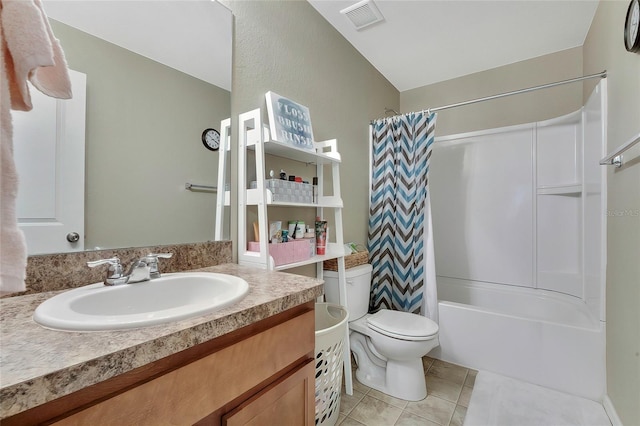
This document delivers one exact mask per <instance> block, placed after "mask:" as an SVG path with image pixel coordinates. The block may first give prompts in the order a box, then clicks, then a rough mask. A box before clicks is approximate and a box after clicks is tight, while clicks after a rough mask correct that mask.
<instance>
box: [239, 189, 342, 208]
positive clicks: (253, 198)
mask: <svg viewBox="0 0 640 426" xmlns="http://www.w3.org/2000/svg"><path fill="white" fill-rule="evenodd" d="M266 191H267V196H266V198H265V202H266V204H267V205H268V206H282V207H329V208H342V207H343V206H344V205H343V203H342V199H341V198H338V197H320V199H319V201H318V202H317V203H294V202H289V201H273V193H272V192H271V191H270V190H269V189H267V190H266ZM260 199H261V196H260V190H259V189H257V188H253V189H247V205H248V206H257V205H258V203H259V202H260Z"/></svg>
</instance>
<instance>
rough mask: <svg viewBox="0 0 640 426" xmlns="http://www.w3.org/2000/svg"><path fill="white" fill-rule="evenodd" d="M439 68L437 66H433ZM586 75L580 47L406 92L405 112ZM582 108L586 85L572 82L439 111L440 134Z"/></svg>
mask: <svg viewBox="0 0 640 426" xmlns="http://www.w3.org/2000/svg"><path fill="white" fill-rule="evenodd" d="M434 66H436V65H434ZM581 75H582V49H581V48H580V47H577V48H573V49H568V50H564V51H561V52H557V53H552V54H549V55H545V56H540V57H538V58H533V59H529V60H526V61H522V62H516V63H514V64H510V65H505V66H502V67H498V68H494V69H490V70H487V71H482V72H478V73H474V74H469V75H466V76H463V77H459V78H454V79H452V80H447V81H443V82H440V83H435V84H431V85H429V86H424V87H419V88H417V89H412V90H407V91H405V92H402V93H401V94H400V107H401V108H402V112H410V111H419V110H422V109H426V108H435V107H439V106H443V105H449V104H453V103H457V102H462V101H466V100H470V99H476V98H481V97H485V96H491V95H496V94H499V93H504V92H509V91H512V90H518V89H523V88H526V87H532V86H537V85H540V84H545V83H552V82H555V81H560V80H566V79H569V78H573V77H578V76H581ZM581 106H582V85H581V84H579V83H577V84H570V85H564V86H559V87H555V88H551V89H546V90H540V91H536V92H530V93H526V94H520V95H516V96H509V97H505V98H502V99H496V100H492V101H487V102H481V103H477V104H473V105H468V106H463V107H457V108H453V109H447V110H443V111H440V112H439V113H438V121H437V124H436V137H438V136H443V135H450V134H457V133H464V132H470V131H474V130H482V129H490V128H493V127H502V126H509V125H513V124H522V123H530V122H533V121H540V120H546V119H548V118H553V117H558V116H560V115H564V114H568V113H570V112H573V111H575V110H577V109H579V108H580V107H581Z"/></svg>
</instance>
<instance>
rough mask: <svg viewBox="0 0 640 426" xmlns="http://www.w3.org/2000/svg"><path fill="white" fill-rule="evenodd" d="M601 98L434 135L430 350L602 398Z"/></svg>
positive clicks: (600, 90) (597, 92) (598, 91)
mask: <svg viewBox="0 0 640 426" xmlns="http://www.w3.org/2000/svg"><path fill="white" fill-rule="evenodd" d="M606 105H607V103H606V80H605V81H601V82H600V83H599V84H598V86H596V88H595V89H594V91H593V92H592V94H591V96H590V97H589V100H588V101H587V103H586V104H585V106H584V108H582V109H581V110H579V111H576V112H574V113H572V114H568V115H566V116H562V117H557V118H553V119H550V120H547V121H543V122H537V123H529V124H523V125H518V126H511V127H505V128H500V129H489V130H483V131H479V132H473V133H468V134H463V135H453V136H444V137H439V138H438V139H437V140H436V144H435V145H436V146H435V147H434V150H433V161H432V163H431V165H432V167H431V170H430V173H431V175H430V182H431V196H432V201H433V205H432V209H433V226H434V237H435V250H436V253H435V258H436V271H437V274H438V282H437V284H438V297H439V314H440V316H439V324H440V345H441V347H440V348H439V349H437V350H435V351H434V353H433V356H434V357H436V358H441V359H443V360H445V361H449V362H454V363H457V364H461V365H465V366H467V367H472V368H474V369H478V370H486V371H491V372H494V373H498V374H504V375H506V376H509V377H513V378H516V379H521V380H525V381H527V382H530V383H535V384H538V385H540V386H545V387H549V388H552V389H556V390H559V391H563V392H568V393H571V394H573V395H577V396H581V397H585V398H589V399H592V400H594V401H602V399H603V397H604V395H605V389H606V382H605V319H606V317H605V309H604V308H605V297H604V295H605V292H604V289H605V281H606V280H605V278H606V277H605V272H606V241H607V238H606V218H607V216H606V171H605V170H604V168H603V167H601V166H600V165H599V159H600V158H602V155H604V148H605V146H606V117H607V114H606Z"/></svg>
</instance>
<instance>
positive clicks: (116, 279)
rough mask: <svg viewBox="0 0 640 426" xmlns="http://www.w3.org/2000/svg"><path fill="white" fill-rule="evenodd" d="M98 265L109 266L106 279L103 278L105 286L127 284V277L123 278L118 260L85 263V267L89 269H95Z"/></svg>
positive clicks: (112, 258)
mask: <svg viewBox="0 0 640 426" xmlns="http://www.w3.org/2000/svg"><path fill="white" fill-rule="evenodd" d="M100 265H109V269H108V270H107V278H105V280H104V284H105V285H117V284H124V283H126V282H127V277H125V276H124V272H123V270H122V264H120V259H118V258H117V257H111V258H109V259H100V260H94V261H92V262H87V266H88V267H89V268H95V267H96V266H100Z"/></svg>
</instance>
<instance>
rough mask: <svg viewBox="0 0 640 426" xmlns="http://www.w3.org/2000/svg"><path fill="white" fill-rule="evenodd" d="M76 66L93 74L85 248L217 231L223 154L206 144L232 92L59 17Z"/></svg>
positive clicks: (207, 236)
mask: <svg viewBox="0 0 640 426" xmlns="http://www.w3.org/2000/svg"><path fill="white" fill-rule="evenodd" d="M52 27H53V30H54V32H55V34H56V37H57V38H58V39H60V42H61V44H62V46H63V49H64V51H65V55H66V58H67V62H68V64H69V67H70V68H72V69H74V70H77V71H80V72H82V73H85V74H87V109H86V114H87V115H86V144H85V145H86V165H85V166H86V167H85V170H86V174H85V185H86V186H85V232H86V239H85V248H87V249H90V248H93V247H95V246H100V247H102V248H109V247H128V246H144V245H155V244H171V243H184V242H196V241H207V240H211V239H213V223H214V222H213V220H214V215H215V194H212V193H202V192H201V193H195V192H190V191H186V190H185V188H184V184H185V183H186V182H192V183H200V184H209V185H215V184H216V180H217V169H218V154H217V153H214V152H211V151H207V150H206V149H205V148H204V147H203V146H202V142H201V134H202V131H203V130H204V129H205V128H207V127H214V128H216V129H219V127H220V120H222V119H224V118H227V117H229V114H230V105H231V101H230V93H229V91H227V90H223V89H221V88H219V87H217V86H214V85H212V84H209V83H206V82H204V81H202V80H198V79H196V78H194V77H191V76H188V75H186V74H184V73H182V72H180V71H177V70H175V69H172V68H169V67H167V66H165V65H162V64H160V63H158V62H155V61H152V60H150V59H148V58H145V57H143V56H140V55H138V54H135V53H133V52H130V51H128V50H125V49H123V48H121V47H118V46H116V45H114V44H111V43H108V42H105V41H104V40H101V39H99V38H96V37H93V36H91V35H88V34H86V33H84V32H82V31H79V30H76V29H74V28H72V27H69V26H67V25H64V24H62V23H59V22H56V21H53V20H52Z"/></svg>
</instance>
